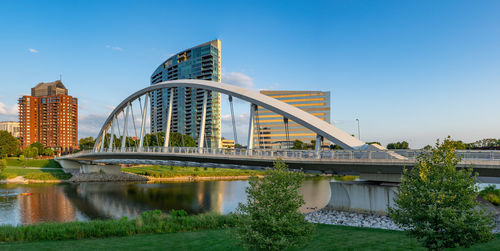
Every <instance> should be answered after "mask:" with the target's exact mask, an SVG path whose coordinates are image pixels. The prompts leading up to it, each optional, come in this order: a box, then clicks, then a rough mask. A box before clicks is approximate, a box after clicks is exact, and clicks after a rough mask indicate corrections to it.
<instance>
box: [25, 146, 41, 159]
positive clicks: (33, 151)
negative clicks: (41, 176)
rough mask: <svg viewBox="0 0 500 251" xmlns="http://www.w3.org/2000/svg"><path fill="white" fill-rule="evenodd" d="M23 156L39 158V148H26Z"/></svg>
mask: <svg viewBox="0 0 500 251" xmlns="http://www.w3.org/2000/svg"><path fill="white" fill-rule="evenodd" d="M23 155H24V156H25V157H26V158H34V157H37V156H38V148H37V147H32V146H31V145H30V146H27V147H26V148H24V151H23Z"/></svg>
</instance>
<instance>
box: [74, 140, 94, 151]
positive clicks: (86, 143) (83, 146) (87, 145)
mask: <svg viewBox="0 0 500 251" xmlns="http://www.w3.org/2000/svg"><path fill="white" fill-rule="evenodd" d="M94 144H95V139H94V138H93V137H87V138H81V139H80V140H79V141H78V145H79V146H80V150H90V149H92V148H93V147H94Z"/></svg>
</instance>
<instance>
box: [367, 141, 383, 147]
mask: <svg viewBox="0 0 500 251" xmlns="http://www.w3.org/2000/svg"><path fill="white" fill-rule="evenodd" d="M366 144H367V145H374V144H377V145H379V146H381V145H382V144H381V143H380V142H378V141H372V142H366Z"/></svg>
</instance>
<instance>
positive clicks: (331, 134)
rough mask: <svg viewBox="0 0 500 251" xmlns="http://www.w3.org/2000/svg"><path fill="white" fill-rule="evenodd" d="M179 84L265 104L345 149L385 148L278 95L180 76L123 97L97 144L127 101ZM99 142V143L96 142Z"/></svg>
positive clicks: (252, 102)
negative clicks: (358, 137) (354, 135)
mask: <svg viewBox="0 0 500 251" xmlns="http://www.w3.org/2000/svg"><path fill="white" fill-rule="evenodd" d="M178 87H190V88H197V89H204V90H210V91H215V92H219V93H223V94H226V95H229V96H232V97H237V98H239V99H242V100H245V101H248V102H250V103H251V104H255V105H258V106H261V107H264V108H266V109H268V110H270V111H273V112H275V113H277V114H280V115H282V116H283V117H285V118H288V119H291V120H293V121H294V122H296V123H298V124H300V125H302V126H304V127H306V128H308V129H310V130H311V131H313V132H315V133H317V134H318V135H320V136H323V137H324V138H325V139H328V140H330V141H331V142H333V143H335V144H337V145H339V146H340V147H342V148H344V149H356V150H370V149H371V150H380V149H384V148H382V147H377V146H373V145H367V144H365V143H364V142H363V141H360V140H358V139H356V138H354V137H353V136H351V135H349V134H348V133H346V132H344V131H342V130H340V129H339V128H336V127H334V126H333V125H331V124H329V123H328V122H326V121H323V120H321V119H320V118H318V117H316V116H314V115H311V114H310V113H308V112H305V111H303V110H301V109H299V108H296V107H294V106H292V105H289V104H287V103H285V102H282V101H279V100H277V99H274V98H271V97H269V96H266V95H264V94H260V93H258V92H255V91H252V90H248V89H245V88H241V87H238V86H235V85H230V84H224V83H220V82H214V81H208V80H198V79H182V80H170V81H165V82H161V83H158V84H155V85H151V86H148V87H146V88H143V89H141V90H139V91H137V92H135V93H133V94H132V95H130V96H129V97H127V98H126V99H125V100H123V101H122V102H121V103H120V104H119V105H118V106H117V107H116V108H115V109H114V110H113V112H112V113H111V114H110V115H109V116H108V118H107V119H106V121H105V123H104V125H103V127H102V128H101V130H100V132H99V134H98V136H97V138H96V148H94V149H97V147H100V144H101V143H103V142H104V141H101V137H102V134H103V132H104V131H105V130H107V128H108V127H109V126H110V125H111V122H112V120H113V118H114V116H116V115H117V114H118V113H120V112H121V111H122V110H123V109H125V108H126V106H127V104H128V103H129V102H132V101H134V100H136V99H137V98H139V97H141V96H142V95H145V94H146V93H150V92H152V91H156V90H161V89H165V88H178ZM98 144H99V146H98Z"/></svg>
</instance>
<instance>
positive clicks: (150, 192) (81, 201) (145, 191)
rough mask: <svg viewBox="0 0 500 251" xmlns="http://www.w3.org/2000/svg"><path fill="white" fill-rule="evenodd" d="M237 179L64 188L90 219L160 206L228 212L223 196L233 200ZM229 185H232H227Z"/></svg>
mask: <svg viewBox="0 0 500 251" xmlns="http://www.w3.org/2000/svg"><path fill="white" fill-rule="evenodd" d="M233 185H234V182H224V181H217V182H210V181H205V182H189V183H161V184H154V183H81V184H72V185H69V186H67V187H65V189H64V193H65V194H66V195H67V196H68V198H69V200H70V201H71V202H72V204H73V205H74V206H75V207H77V208H78V209H79V210H80V211H81V212H82V213H84V214H85V215H86V216H87V217H89V218H91V219H96V218H99V219H109V218H115V219H118V218H121V217H135V216H136V215H137V214H140V213H141V212H144V211H148V210H153V209H161V210H164V211H169V210H171V209H176V210H180V209H183V210H186V211H187V212H188V213H189V214H199V213H206V212H215V213H227V212H228V211H227V209H225V208H224V206H223V205H224V200H225V199H227V200H234V199H235V196H238V197H240V196H241V194H237V195H236V194H233V193H232V190H233V189H231V186H233ZM228 186H229V187H228Z"/></svg>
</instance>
